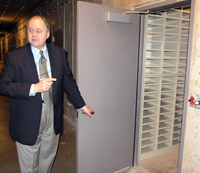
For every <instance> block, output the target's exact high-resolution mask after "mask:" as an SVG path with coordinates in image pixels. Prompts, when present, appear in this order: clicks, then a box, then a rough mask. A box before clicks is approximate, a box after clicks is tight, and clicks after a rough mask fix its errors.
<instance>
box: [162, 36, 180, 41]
mask: <svg viewBox="0 0 200 173" xmlns="http://www.w3.org/2000/svg"><path fill="white" fill-rule="evenodd" d="M166 41H168V42H178V41H179V36H178V35H165V42H166Z"/></svg>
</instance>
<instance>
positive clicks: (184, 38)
mask: <svg viewBox="0 0 200 173" xmlns="http://www.w3.org/2000/svg"><path fill="white" fill-rule="evenodd" d="M181 42H185V43H188V42H189V36H181Z"/></svg>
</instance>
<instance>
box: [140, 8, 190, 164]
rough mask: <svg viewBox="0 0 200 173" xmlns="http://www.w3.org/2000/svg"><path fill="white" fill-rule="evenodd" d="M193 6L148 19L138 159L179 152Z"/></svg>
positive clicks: (148, 16) (146, 17) (146, 21)
mask: <svg viewBox="0 0 200 173" xmlns="http://www.w3.org/2000/svg"><path fill="white" fill-rule="evenodd" d="M189 26H190V6H187V7H181V8H178V9H170V10H166V11H164V12H162V15H146V16H145V28H146V29H145V33H144V49H143V70H142V93H141V105H140V128H139V144H138V158H139V160H143V159H147V158H150V157H153V156H157V155H160V154H164V153H167V152H170V151H175V150H178V149H179V144H180V138H181V121H182V111H183V102H184V92H185V76H186V67H187V52H188V41H189Z"/></svg>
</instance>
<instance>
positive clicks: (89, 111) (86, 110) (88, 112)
mask: <svg viewBox="0 0 200 173" xmlns="http://www.w3.org/2000/svg"><path fill="white" fill-rule="evenodd" d="M82 111H83V114H84V115H85V116H88V117H90V118H91V117H92V114H94V110H93V109H92V108H89V107H87V106H85V107H84V108H83V109H82Z"/></svg>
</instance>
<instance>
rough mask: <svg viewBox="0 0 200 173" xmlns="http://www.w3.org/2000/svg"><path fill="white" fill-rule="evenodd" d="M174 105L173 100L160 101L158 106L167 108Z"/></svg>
mask: <svg viewBox="0 0 200 173" xmlns="http://www.w3.org/2000/svg"><path fill="white" fill-rule="evenodd" d="M173 103H174V99H165V100H161V103H160V106H168V105H172V104H173Z"/></svg>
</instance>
